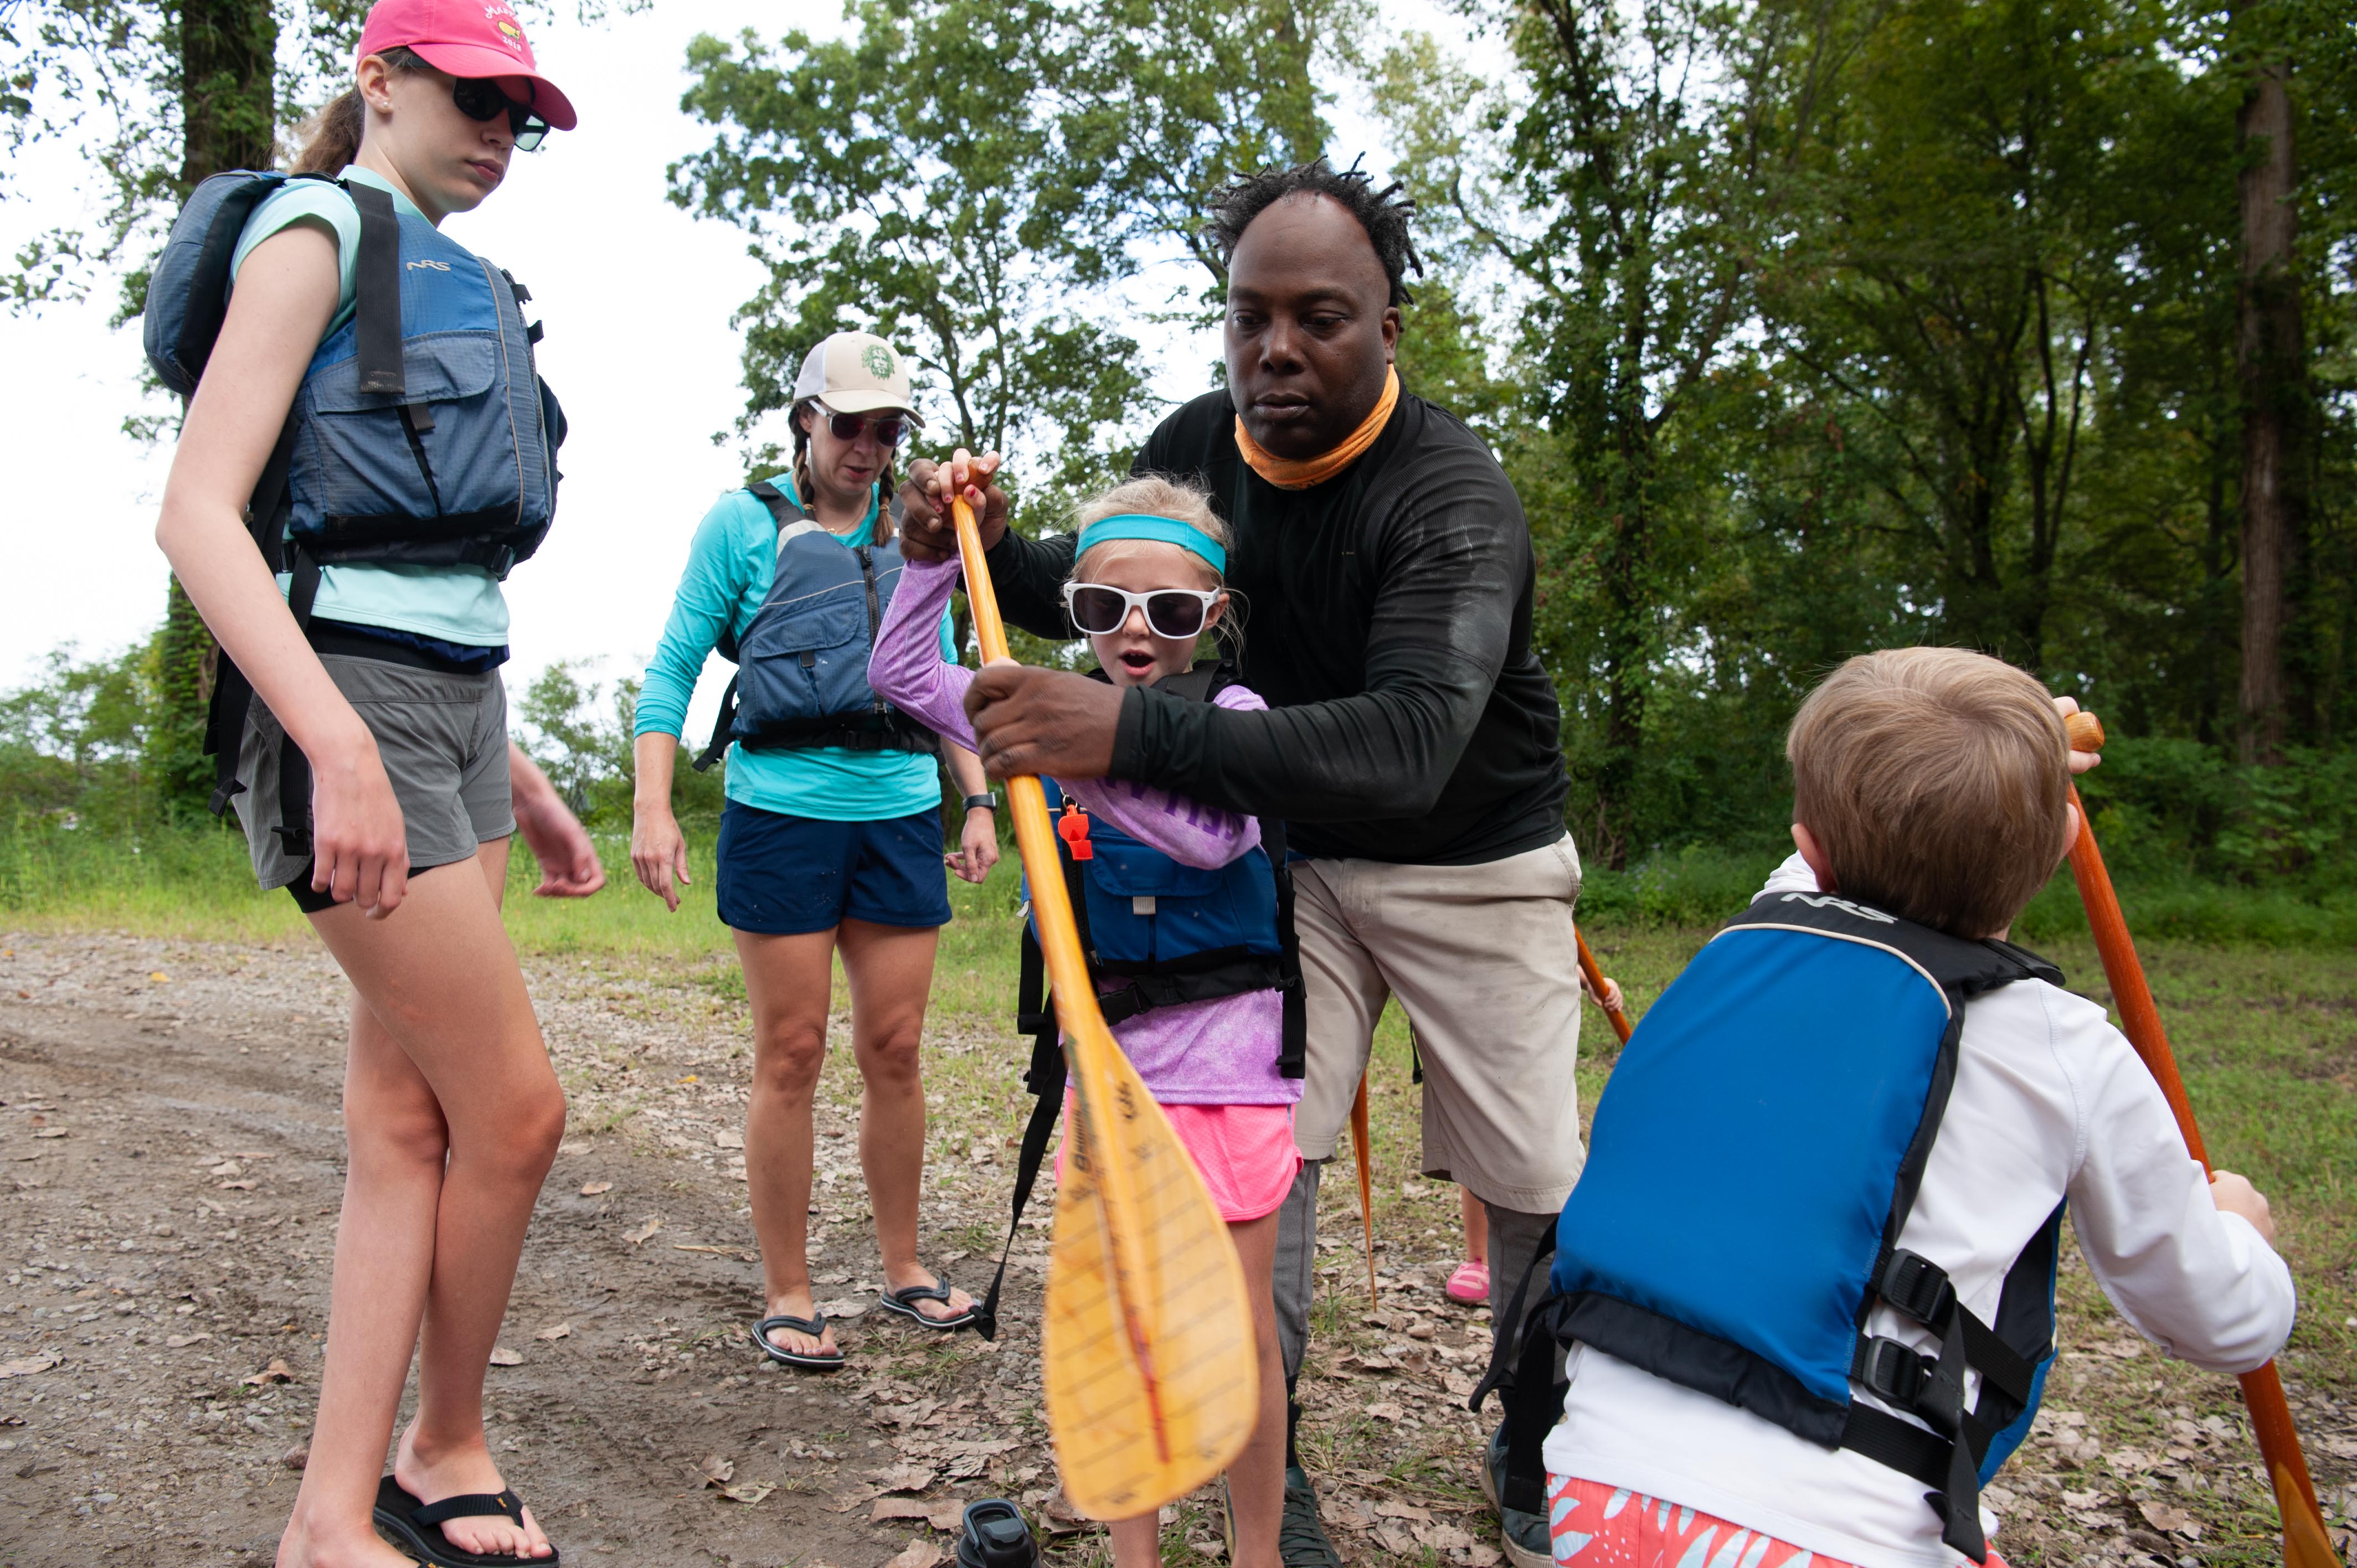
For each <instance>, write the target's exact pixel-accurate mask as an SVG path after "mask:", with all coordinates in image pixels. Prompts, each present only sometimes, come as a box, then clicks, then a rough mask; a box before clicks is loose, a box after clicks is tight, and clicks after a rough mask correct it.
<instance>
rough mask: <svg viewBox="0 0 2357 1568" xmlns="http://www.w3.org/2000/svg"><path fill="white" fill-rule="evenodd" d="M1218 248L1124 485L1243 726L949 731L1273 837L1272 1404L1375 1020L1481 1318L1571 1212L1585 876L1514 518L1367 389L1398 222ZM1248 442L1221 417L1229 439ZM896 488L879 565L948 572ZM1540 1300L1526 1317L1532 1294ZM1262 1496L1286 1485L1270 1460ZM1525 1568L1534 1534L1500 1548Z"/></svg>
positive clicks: (988, 675) (1401, 239)
mask: <svg viewBox="0 0 2357 1568" xmlns="http://www.w3.org/2000/svg"><path fill="white" fill-rule="evenodd" d="M1213 217H1214V221H1215V224H1217V225H1218V232H1219V235H1220V238H1221V239H1222V242H1223V246H1224V248H1225V249H1226V250H1227V251H1228V252H1229V257H1230V271H1229V297H1228V308H1227V314H1226V325H1225V337H1226V347H1227V360H1228V378H1229V385H1228V388H1227V390H1225V391H1222V392H1211V393H1208V394H1206V395H1204V396H1202V397H1199V398H1197V399H1195V400H1194V401H1192V402H1190V403H1187V404H1186V405H1185V406H1183V407H1181V408H1180V409H1179V410H1178V412H1176V413H1173V414H1171V415H1170V416H1169V417H1168V419H1166V420H1164V421H1163V423H1162V424H1161V425H1160V426H1159V427H1158V428H1157V430H1156V431H1155V432H1154V434H1153V435H1152V436H1151V437H1149V438H1148V440H1147V441H1146V446H1145V448H1144V449H1143V450H1142V451H1141V452H1140V453H1139V454H1138V456H1137V459H1136V462H1135V465H1134V466H1133V471H1134V472H1136V473H1140V474H1145V473H1154V474H1163V475H1168V476H1171V477H1173V478H1181V479H1184V480H1186V481H1188V482H1189V483H1192V484H1195V485H1198V486H1200V487H1201V488H1202V489H1205V490H1207V491H1208V492H1209V493H1210V495H1211V504H1212V506H1213V507H1214V508H1215V509H1216V510H1218V511H1219V512H1220V514H1221V515H1222V517H1223V518H1225V519H1226V520H1227V521H1228V522H1229V524H1230V526H1231V528H1232V531H1233V533H1234V544H1233V547H1232V549H1231V551H1230V553H1229V572H1228V578H1227V585H1228V587H1229V588H1230V590H1231V591H1232V593H1234V595H1235V596H1236V598H1237V601H1238V602H1239V603H1240V604H1241V605H1242V606H1243V608H1244V611H1245V616H1246V619H1245V627H1244V644H1243V655H1242V669H1241V674H1242V677H1243V680H1244V681H1245V682H1246V683H1247V684H1249V685H1250V686H1252V687H1253V689H1254V690H1255V691H1257V692H1258V693H1260V694H1261V695H1262V696H1263V697H1265V699H1267V702H1268V704H1269V707H1268V711H1266V712H1265V713H1243V712H1234V711H1231V710H1227V709H1222V708H1219V707H1215V706H1213V705H1212V704H1211V703H1189V702H1184V701H1181V700H1180V699H1179V698H1178V697H1176V696H1172V695H1169V694H1168V693H1162V692H1157V691H1154V690H1151V689H1146V688H1138V687H1133V688H1130V689H1128V690H1127V691H1125V692H1123V691H1116V690H1114V689H1113V688H1111V687H1109V686H1107V685H1105V684H1103V682H1092V681H1089V680H1086V679H1084V678H1082V677H1080V676H1075V675H1070V674H1064V673H1060V672H1056V671H1042V670H1027V669H1021V668H1017V667H1013V666H993V667H991V668H989V669H986V670H985V671H983V672H982V674H981V675H980V676H979V677H978V678H977V680H976V682H975V685H974V697H973V698H972V699H971V700H970V702H969V704H968V705H969V707H970V709H972V711H973V712H974V721H975V728H976V732H977V736H978V737H979V739H980V741H981V748H980V749H981V752H982V756H983V758H984V761H985V764H986V765H987V766H988V767H989V768H991V770H992V771H993V772H994V773H995V774H996V775H998V776H1000V777H1006V776H1007V775H1010V774H1016V773H1042V774H1049V775H1052V776H1054V777H1058V778H1066V779H1070V778H1094V777H1107V776H1109V777H1114V778H1121V779H1136V780H1140V781H1144V782H1150V783H1153V784H1155V785H1157V786H1158V787H1160V788H1163V789H1169V790H1171V791H1172V792H1174V793H1176V794H1179V795H1182V796H1185V797H1188V798H1190V799H1193V800H1201V801H1204V802H1206V803H1208V804H1211V805H1216V806H1222V807H1226V808H1228V809H1230V810H1232V811H1243V812H1247V813H1251V814H1254V815H1264V816H1277V817H1282V818H1284V819H1285V820H1286V832H1287V835H1288V842H1289V843H1290V845H1291V848H1292V850H1293V851H1294V853H1295V854H1297V855H1299V856H1302V857H1305V858H1304V859H1303V860H1302V861H1301V863H1300V864H1298V865H1297V867H1296V884H1297V892H1298V903H1297V928H1298V930H1299V934H1300V943H1301V956H1302V967H1303V972H1304V974H1305V978H1306V981H1307V985H1308V1009H1309V1046H1308V1072H1307V1081H1306V1083H1305V1085H1304V1094H1303V1099H1302V1103H1301V1106H1300V1109H1299V1111H1298V1112H1297V1120H1296V1138H1297V1143H1298V1144H1299V1145H1300V1148H1301V1152H1302V1154H1303V1156H1304V1159H1305V1162H1306V1163H1305V1165H1304V1167H1303V1174H1302V1176H1301V1178H1300V1179H1299V1180H1298V1181H1297V1183H1296V1186H1295V1191H1294V1194H1293V1197H1291V1198H1289V1199H1288V1200H1287V1207H1286V1214H1285V1222H1284V1224H1283V1225H1282V1227H1281V1230H1280V1240H1279V1251H1278V1261H1277V1273H1278V1283H1277V1297H1278V1309H1279V1311H1278V1316H1279V1323H1280V1330H1281V1333H1282V1335H1283V1337H1284V1339H1285V1348H1286V1371H1287V1376H1288V1379H1290V1378H1293V1377H1296V1376H1297V1374H1298V1371H1299V1367H1300V1362H1301V1356H1302V1348H1303V1345H1304V1342H1305V1340H1306V1337H1307V1333H1308V1304H1309V1294H1310V1286H1311V1276H1312V1273H1313V1269H1314V1262H1315V1255H1316V1254H1315V1250H1314V1240H1315V1223H1316V1193H1317V1185H1318V1171H1319V1169H1320V1168H1321V1165H1322V1163H1323V1162H1324V1161H1325V1160H1327V1159H1329V1158H1331V1157H1332V1156H1333V1155H1334V1153H1335V1148H1336V1144H1337V1141H1338V1138H1339V1134H1340V1129H1341V1126H1342V1124H1343V1122H1344V1120H1345V1118H1346V1117H1347V1115H1348V1113H1349V1110H1350V1106H1351V1098H1352V1095H1353V1091H1354V1090H1355V1089H1356V1086H1357V1084H1358V1081H1359V1079H1360V1077H1361V1073H1362V1072H1363V1070H1364V1069H1365V1065H1366V1061H1367V1056H1368V1051H1369V1047H1370V1044H1371V1037H1372V1030H1373V1026H1374V1023H1375V1021H1376V1019H1377V1017H1379V1016H1380V1015H1381V1013H1382V1011H1383V1004H1384V1001H1385V999H1386V998H1387V997H1388V996H1397V997H1398V999H1399V1000H1400V1001H1401V1003H1402V1004H1404V1006H1405V1008H1406V1010H1407V1013H1408V1015H1409V1017H1410V1018H1411V1019H1412V1020H1413V1022H1414V1023H1415V1029H1416V1035H1417V1038H1418V1040H1419V1042H1420V1044H1421V1046H1422V1047H1423V1055H1424V1063H1425V1068H1426V1075H1427V1077H1426V1087H1425V1104H1424V1149H1423V1161H1422V1165H1423V1168H1424V1169H1425V1170H1426V1172H1427V1173H1429V1174H1432V1175H1436V1176H1444V1177H1448V1178H1450V1179H1453V1180H1455V1181H1457V1182H1458V1183H1460V1184H1462V1185H1463V1186H1465V1187H1467V1188H1468V1189H1469V1190H1470V1191H1472V1192H1473V1193H1474V1194H1475V1195H1476V1196H1478V1197H1480V1198H1481V1199H1483V1201H1484V1202H1485V1204H1486V1205H1487V1206H1488V1208H1489V1215H1490V1234H1491V1264H1492V1268H1493V1273H1492V1276H1491V1278H1492V1282H1493V1283H1492V1297H1491V1299H1492V1311H1493V1316H1494V1318H1495V1319H1496V1320H1497V1332H1498V1333H1499V1334H1501V1336H1502V1335H1505V1334H1508V1333H1510V1332H1511V1331H1512V1328H1513V1326H1514V1325H1512V1324H1511V1323H1509V1322H1507V1321H1506V1319H1507V1317H1508V1314H1507V1313H1506V1311H1505V1310H1504V1304H1503V1301H1502V1297H1503V1296H1504V1295H1505V1294H1507V1293H1509V1292H1511V1291H1512V1289H1513V1287H1514V1285H1515V1283H1516V1282H1517V1281H1518V1280H1519V1279H1520V1277H1521V1274H1522V1271H1523V1265H1524V1264H1525V1263H1526V1262H1528V1261H1529V1259H1530V1257H1531V1256H1532V1254H1533V1252H1534V1250H1535V1248H1536V1246H1537V1243H1538V1241H1539V1240H1540V1239H1541V1238H1542V1237H1543V1236H1544V1235H1545V1234H1547V1232H1548V1230H1549V1228H1550V1227H1551V1226H1552V1225H1553V1223H1554V1219H1555V1213H1556V1211H1557V1210H1558V1209H1560V1208H1561V1206H1562V1204H1563V1201H1564V1199H1565V1198H1566V1197H1567V1196H1568V1195H1569V1192H1570V1188H1571V1185H1572V1182H1573V1180H1574V1179H1575V1178H1576V1177H1577V1174H1578V1169H1579V1164H1580V1159H1581V1151H1580V1147H1579V1141H1578V1113H1577V1100H1576V1098H1575V1096H1576V1090H1575V1086H1574V1081H1573V1070H1572V1069H1573V1059H1574V1057H1575V1055H1576V1052H1577V1041H1578V1017H1579V1009H1578V1004H1579V991H1578V981H1577V966H1576V961H1575V959H1574V956H1573V954H1574V939H1573V934H1572V929H1571V910H1572V903H1573V900H1574V898H1575V897H1577V892H1578V885H1579V870H1578V860H1577V855H1576V854H1575V853H1574V852H1573V850H1572V848H1571V843H1570V840H1569V838H1568V837H1567V836H1566V833H1565V832H1564V826H1563V804H1564V797H1565V793H1566V779H1565V773H1564V764H1563V755H1562V749H1561V746H1560V741H1559V738H1558V737H1559V729H1560V724H1561V715H1560V712H1559V710H1558V708H1557V705H1556V702H1555V689H1554V686H1553V684H1552V682H1550V681H1549V680H1548V678H1547V674H1546V671H1545V670H1544V668H1543V667H1542V666H1541V664H1540V662H1539V660H1538V659H1537V657H1536V655H1535V654H1534V653H1533V651H1532V650H1531V646H1530V633H1531V601H1532V592H1533V579H1534V571H1535V568H1534V561H1533V557H1532V553H1531V543H1530V533H1529V528H1528V525H1527V524H1526V522H1525V521H1524V519H1523V510H1522V504H1521V501H1520V500H1519V499H1518V498H1517V497H1516V496H1515V494H1514V489H1513V487H1512V484H1511V483H1510V482H1509V481H1508V479H1507V478H1506V476H1505V474H1504V472H1503V471H1502V470H1501V469H1500V467H1498V464H1497V462H1496V460H1495V459H1494V458H1493V457H1491V455H1490V453H1489V451H1488V449H1487V448H1486V447H1485V446H1483V445H1482V444H1481V442H1480V439H1479V438H1478V437H1477V436H1475V435H1473V434H1472V433H1471V432H1470V431H1469V430H1468V429H1467V428H1466V427H1465V426H1464V424H1461V423H1460V422H1459V421H1458V420H1457V419H1456V418H1455V417H1454V416H1453V415H1451V414H1449V413H1447V412H1446V411H1445V410H1442V409H1440V408H1438V407H1436V406H1435V405H1433V404H1430V403H1426V402H1424V401H1423V400H1422V399H1420V398H1417V397H1415V396H1413V395H1409V394H1404V393H1402V392H1399V390H1398V382H1397V378H1396V376H1395V375H1394V373H1393V371H1392V368H1391V360H1392V351H1393V349H1394V344H1395V341H1396V338H1397V334H1398V326H1399V312H1398V309H1397V305H1398V303H1399V302H1400V300H1401V299H1403V298H1405V290H1404V289H1402V288H1401V286H1400V282H1401V274H1402V270H1403V265H1404V263H1405V260H1406V259H1407V258H1408V257H1409V255H1410V254H1411V252H1409V249H1408V245H1407V237H1406V226H1405V218H1404V214H1403V210H1402V209H1400V208H1399V207H1397V206H1394V205H1391V204H1388V203H1387V202H1386V201H1385V200H1384V199H1383V197H1382V196H1378V195H1375V194H1374V193H1372V192H1371V191H1370V190H1369V189H1368V188H1367V187H1366V184H1365V183H1364V181H1363V180H1362V179H1360V178H1357V177H1351V176H1337V175H1335V174H1334V173H1332V171H1330V170H1329V169H1327V168H1326V167H1325V166H1323V165H1313V166H1308V168H1305V169H1297V170H1289V171H1278V172H1273V173H1271V174H1268V175H1264V176H1260V177H1254V178H1253V179H1249V180H1245V181H1241V182H1239V183H1238V185H1237V186H1235V187H1233V188H1231V189H1230V190H1228V191H1226V192H1223V193H1222V196H1221V198H1220V199H1219V200H1218V203H1217V204H1216V206H1215V209H1214V213H1213ZM1239 414H1241V418H1239ZM951 469H952V471H951V473H950V474H948V475H945V476H942V479H941V481H940V482H939V483H937V484H933V485H932V486H931V489H928V484H929V481H932V480H933V479H934V476H933V473H932V470H931V467H930V466H928V465H923V464H918V465H914V466H912V473H913V474H914V476H915V478H914V481H913V483H912V485H911V487H910V488H909V490H907V491H904V496H903V499H904V500H905V501H906V503H907V508H906V510H907V518H906V521H905V522H904V529H903V535H904V548H905V549H907V550H908V551H909V553H911V554H914V555H923V554H926V553H947V552H948V551H949V550H950V549H952V548H953V545H952V543H951V542H950V538H949V535H948V532H947V531H946V529H945V528H944V527H942V524H941V521H940V520H939V518H938V515H937V513H936V510H935V507H934V503H933V499H932V497H933V496H934V495H936V494H940V493H942V487H943V486H945V485H949V484H956V485H960V486H962V487H963V486H965V485H967V482H968V480H969V479H972V480H974V481H978V482H979V483H980V484H982V485H985V486H986V485H987V479H988V473H989V471H990V468H989V466H988V465H986V464H985V465H976V466H974V467H968V466H966V465H964V464H955V463H953V464H952V466H951ZM981 499H984V501H985V506H984V509H983V510H984V533H985V541H986V542H990V543H989V562H990V567H991V575H992V578H993V581H994V582H995V583H996V586H997V591H998V600H999V607H1000V609H1001V611H1002V612H1003V613H1004V614H1005V616H1006V618H1007V619H1008V620H1009V621H1011V622H1013V623H1014V624H1016V625H1018V626H1021V627H1024V628H1027V629H1028V630H1031V631H1033V632H1035V633H1037V634H1038V635H1040V636H1044V637H1053V638H1061V637H1063V636H1067V635H1069V630H1068V628H1067V626H1066V624H1065V620H1064V615H1063V608H1062V601H1061V590H1062V586H1063V584H1064V582H1065V579H1066V578H1067V577H1068V576H1069V575H1071V570H1072V560H1073V541H1072V540H1071V537H1069V536H1063V537H1051V538H1048V539H1043V540H1039V541H1032V540H1027V539H1024V538H1022V537H1021V536H1019V535H1017V534H1014V533H1011V532H1005V502H1004V499H1003V497H999V496H997V495H996V491H995V490H989V491H986V492H985V493H983V494H982V497H981ZM994 540H995V542H991V541H994ZM1534 1294H1536V1293H1534ZM1288 1466H1294V1461H1293V1460H1292V1458H1291V1456H1290V1455H1288ZM1287 1482H1288V1485H1287V1494H1288V1495H1287V1509H1286V1533H1285V1537H1284V1550H1285V1558H1286V1563H1287V1564H1288V1568H1311V1565H1315V1564H1321V1563H1330V1562H1332V1561H1333V1554H1332V1552H1331V1548H1330V1547H1329V1545H1328V1544H1327V1543H1326V1541H1325V1540H1324V1537H1323V1534H1322V1532H1321V1531H1320V1530H1319V1529H1318V1522H1317V1514H1316V1504H1315V1499H1314V1495H1313V1494H1312V1493H1311V1492H1310V1489H1309V1484H1308V1477H1306V1476H1305V1475H1302V1474H1301V1473H1300V1471H1299V1470H1298V1468H1297V1466H1294V1467H1289V1468H1288V1471H1287ZM1506 1525H1507V1530H1506V1535H1507V1540H1506V1544H1507V1546H1508V1547H1509V1549H1510V1551H1512V1553H1513V1555H1514V1557H1515V1559H1516V1561H1517V1562H1518V1563H1538V1562H1544V1561H1546V1560H1547V1556H1548V1549H1547V1541H1546V1532H1545V1529H1544V1521H1543V1520H1538V1519H1537V1518H1536V1517H1535V1516H1523V1515H1516V1516H1513V1517H1511V1518H1509V1519H1508V1520H1506Z"/></svg>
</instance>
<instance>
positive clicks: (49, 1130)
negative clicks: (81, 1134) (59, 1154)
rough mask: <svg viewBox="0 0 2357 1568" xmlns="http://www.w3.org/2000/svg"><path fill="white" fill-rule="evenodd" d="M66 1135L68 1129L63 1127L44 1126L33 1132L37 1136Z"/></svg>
mask: <svg viewBox="0 0 2357 1568" xmlns="http://www.w3.org/2000/svg"><path fill="white" fill-rule="evenodd" d="M65 1135H66V1130H65V1129H64V1128H63V1127H44V1128H42V1129H41V1130H40V1131H39V1132H38V1133H34V1134H33V1136H34V1137H36V1138H62V1137H64V1136H65Z"/></svg>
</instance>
